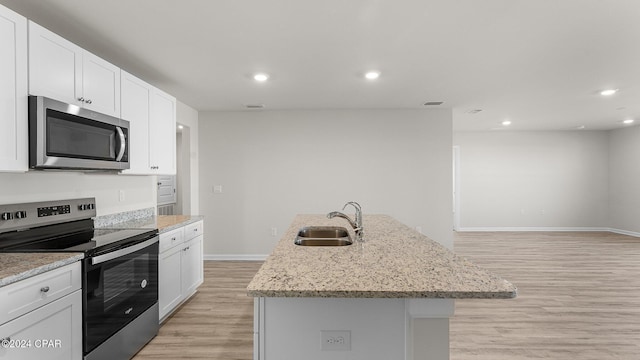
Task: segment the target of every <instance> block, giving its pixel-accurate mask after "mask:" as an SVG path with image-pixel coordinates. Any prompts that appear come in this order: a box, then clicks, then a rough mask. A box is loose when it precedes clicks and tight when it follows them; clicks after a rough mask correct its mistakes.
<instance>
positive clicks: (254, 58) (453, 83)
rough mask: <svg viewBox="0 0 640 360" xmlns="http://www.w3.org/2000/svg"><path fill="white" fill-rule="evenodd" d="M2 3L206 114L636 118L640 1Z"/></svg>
mask: <svg viewBox="0 0 640 360" xmlns="http://www.w3.org/2000/svg"><path fill="white" fill-rule="evenodd" d="M0 4H3V5H5V6H7V7H9V8H11V9H13V10H15V11H16V12H18V13H21V14H22V15H24V16H26V17H28V18H30V19H32V20H34V21H36V22H38V23H40V24H41V25H43V26H45V27H47V28H49V29H50V30H52V31H54V32H56V33H58V34H60V35H62V36H63V37H65V38H67V39H69V40H71V41H72V42H75V43H76V44H78V45H80V46H82V47H84V48H85V49H87V50H89V51H91V52H93V53H95V54H97V55H99V56H101V57H103V58H105V59H106V60H108V61H110V62H112V63H114V64H116V65H118V66H120V67H121V68H123V69H126V70H127V71H129V72H130V73H133V74H134V75H136V76H138V77H140V78H143V79H145V80H146V81H148V82H149V83H151V84H153V85H155V86H157V87H159V88H161V89H163V90H165V91H167V92H169V93H171V94H173V95H174V96H176V97H177V98H178V99H179V100H180V101H182V102H183V103H185V104H187V105H190V106H191V107H193V108H195V109H197V110H199V111H222V110H224V111H262V110H247V109H246V105H248V104H264V105H265V109H267V110H287V109H344V108H354V109H362V108H366V109H376V108H387V109H420V108H443V107H445V108H452V109H453V114H454V115H453V116H454V129H455V130H459V131H463V130H469V131H475V130H491V129H504V128H507V127H503V126H502V125H500V123H501V122H502V121H504V120H506V119H508V120H510V121H511V122H512V124H511V125H510V126H509V127H508V129H509V130H571V129H576V128H578V127H581V126H585V127H586V129H587V130H599V129H612V128H617V127H621V126H622V124H621V123H620V122H621V121H622V120H624V119H627V118H635V119H636V120H637V121H636V124H637V123H638V122H640V21H638V19H640V1H638V0H606V1H605V0H481V1H480V0H348V1H345V0H322V1H318V0H315V1H309V0H109V1H105V0H46V1H45V0H0ZM370 69H376V70H378V71H380V72H381V76H380V78H379V79H378V80H376V81H369V80H366V79H364V78H363V76H362V75H363V73H364V72H366V71H368V70H370ZM255 72H266V73H268V74H270V79H269V80H268V81H267V82H265V83H257V82H255V81H254V80H253V78H252V75H253V74H254V73H255ZM605 88H616V89H619V92H618V93H617V94H615V95H613V96H610V97H603V96H601V95H599V91H600V90H602V89H605ZM427 101H444V104H443V105H440V106H424V105H423V104H424V103H425V102H427ZM475 109H480V110H482V111H480V112H478V113H477V114H469V113H468V111H470V110H475Z"/></svg>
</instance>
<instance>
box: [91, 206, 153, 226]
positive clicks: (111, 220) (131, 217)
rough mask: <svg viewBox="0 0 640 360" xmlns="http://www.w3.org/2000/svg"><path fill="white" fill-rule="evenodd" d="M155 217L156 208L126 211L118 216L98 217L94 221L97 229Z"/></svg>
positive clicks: (117, 214)
mask: <svg viewBox="0 0 640 360" xmlns="http://www.w3.org/2000/svg"><path fill="white" fill-rule="evenodd" d="M154 215H155V208H152V207H151V208H146V209H140V210H133V211H125V212H121V213H116V214H109V215H103V216H97V217H96V218H95V219H94V226H95V227H96V228H102V227H109V226H112V225H115V224H120V223H123V222H129V221H136V220H140V219H146V218H150V217H153V216H154Z"/></svg>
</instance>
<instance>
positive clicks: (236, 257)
mask: <svg viewBox="0 0 640 360" xmlns="http://www.w3.org/2000/svg"><path fill="white" fill-rule="evenodd" d="M267 256H268V255H262V254H250V255H247V254H224V255H214V254H205V255H204V260H214V261H265V260H266V259H267Z"/></svg>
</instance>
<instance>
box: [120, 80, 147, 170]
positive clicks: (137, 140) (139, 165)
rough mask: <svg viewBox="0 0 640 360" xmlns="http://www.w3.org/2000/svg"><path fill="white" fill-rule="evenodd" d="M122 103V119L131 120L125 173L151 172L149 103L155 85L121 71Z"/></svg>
mask: <svg viewBox="0 0 640 360" xmlns="http://www.w3.org/2000/svg"><path fill="white" fill-rule="evenodd" d="M121 75H122V77H121V82H120V84H121V86H122V88H121V93H120V95H121V96H122V98H121V101H120V105H121V111H122V112H121V113H122V119H124V120H127V121H128V122H129V166H130V167H129V169H128V170H124V171H123V174H150V173H152V172H151V169H150V165H149V109H150V108H149V104H150V102H151V91H152V89H153V87H152V86H151V85H149V84H147V83H146V82H144V81H142V80H140V79H138V78H137V77H135V76H133V75H131V74H129V73H127V72H126V71H124V70H123V71H122V72H121Z"/></svg>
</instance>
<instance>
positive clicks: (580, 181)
mask: <svg viewBox="0 0 640 360" xmlns="http://www.w3.org/2000/svg"><path fill="white" fill-rule="evenodd" d="M454 145H458V146H460V161H461V162H460V180H461V183H460V185H461V188H460V194H459V197H460V206H461V211H460V228H461V230H473V229H492V228H503V229H504V228H511V227H516V228H582V227H587V228H593V227H596V228H598V227H607V226H608V212H609V201H608V198H609V195H608V192H609V177H608V172H609V168H608V163H609V156H608V152H609V137H608V132H606V131H557V132H503V131H499V132H498V131H494V132H460V133H456V134H454ZM636 219H637V217H636Z"/></svg>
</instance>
